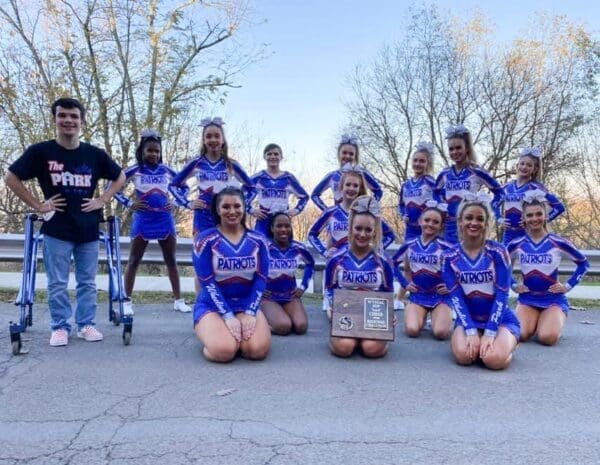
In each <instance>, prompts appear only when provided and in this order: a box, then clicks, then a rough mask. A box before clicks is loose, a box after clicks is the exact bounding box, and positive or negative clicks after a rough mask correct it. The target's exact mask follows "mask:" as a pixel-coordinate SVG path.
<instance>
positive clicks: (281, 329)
mask: <svg viewBox="0 0 600 465" xmlns="http://www.w3.org/2000/svg"><path fill="white" fill-rule="evenodd" d="M291 331H292V323H291V322H290V321H279V322H277V323H274V324H272V325H271V332H272V333H273V334H277V335H278V336H286V335H287V334H290V332H291Z"/></svg>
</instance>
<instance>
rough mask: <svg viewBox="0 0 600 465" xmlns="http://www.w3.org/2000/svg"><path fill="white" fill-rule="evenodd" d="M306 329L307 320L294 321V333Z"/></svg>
mask: <svg viewBox="0 0 600 465" xmlns="http://www.w3.org/2000/svg"><path fill="white" fill-rule="evenodd" d="M307 330H308V322H306V321H303V322H300V323H294V332H295V333H296V334H305V333H306V331H307Z"/></svg>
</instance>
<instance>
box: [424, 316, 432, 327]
mask: <svg viewBox="0 0 600 465" xmlns="http://www.w3.org/2000/svg"><path fill="white" fill-rule="evenodd" d="M425 329H426V330H427V331H429V330H430V329H431V315H427V319H426V320H425Z"/></svg>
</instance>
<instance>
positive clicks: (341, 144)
mask: <svg viewBox="0 0 600 465" xmlns="http://www.w3.org/2000/svg"><path fill="white" fill-rule="evenodd" d="M344 145H351V146H352V147H354V149H355V150H356V156H355V157H354V164H355V165H357V164H358V160H359V156H360V150H359V148H358V144H355V143H354V142H343V141H342V142H340V143H339V144H338V147H337V152H336V153H337V157H338V160H339V158H340V150H341V149H342V147H343V146H344Z"/></svg>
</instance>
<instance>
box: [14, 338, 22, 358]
mask: <svg viewBox="0 0 600 465" xmlns="http://www.w3.org/2000/svg"><path fill="white" fill-rule="evenodd" d="M20 353H21V340H20V339H19V340H18V341H12V354H13V355H19V354H20Z"/></svg>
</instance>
